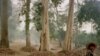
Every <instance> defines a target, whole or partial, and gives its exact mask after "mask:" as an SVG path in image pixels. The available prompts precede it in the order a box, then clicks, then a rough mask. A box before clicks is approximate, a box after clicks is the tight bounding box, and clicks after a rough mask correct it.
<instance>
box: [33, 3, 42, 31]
mask: <svg viewBox="0 0 100 56" xmlns="http://www.w3.org/2000/svg"><path fill="white" fill-rule="evenodd" d="M32 9H33V10H34V18H33V22H34V24H35V27H36V30H37V31H39V30H42V17H41V15H42V14H41V13H42V10H43V8H42V3H41V2H36V3H35V4H34V7H33V8H32Z"/></svg>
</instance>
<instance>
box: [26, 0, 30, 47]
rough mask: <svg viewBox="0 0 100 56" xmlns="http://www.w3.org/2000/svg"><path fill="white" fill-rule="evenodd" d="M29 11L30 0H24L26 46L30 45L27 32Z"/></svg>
mask: <svg viewBox="0 0 100 56" xmlns="http://www.w3.org/2000/svg"><path fill="white" fill-rule="evenodd" d="M29 12H30V0H26V13H25V16H26V20H25V25H26V26H25V30H26V47H30V46H31V42H30V32H29V24H30V19H29V18H30V17H29Z"/></svg>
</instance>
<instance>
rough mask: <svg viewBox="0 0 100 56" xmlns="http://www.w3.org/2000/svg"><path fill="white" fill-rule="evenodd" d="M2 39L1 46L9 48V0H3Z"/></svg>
mask: <svg viewBox="0 0 100 56" xmlns="http://www.w3.org/2000/svg"><path fill="white" fill-rule="evenodd" d="M1 3H2V8H1V18H0V19H1V20H0V21H1V41H0V48H9V40H8V0H1Z"/></svg>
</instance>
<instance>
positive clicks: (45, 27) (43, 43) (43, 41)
mask: <svg viewBox="0 0 100 56" xmlns="http://www.w3.org/2000/svg"><path fill="white" fill-rule="evenodd" d="M41 2H42V6H43V11H42V34H41V37H40V51H48V50H49V19H48V0H41Z"/></svg>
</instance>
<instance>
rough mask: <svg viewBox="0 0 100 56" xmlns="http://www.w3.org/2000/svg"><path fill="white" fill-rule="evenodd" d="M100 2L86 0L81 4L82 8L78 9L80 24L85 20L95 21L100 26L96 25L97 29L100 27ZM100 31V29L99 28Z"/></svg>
mask: <svg viewBox="0 0 100 56" xmlns="http://www.w3.org/2000/svg"><path fill="white" fill-rule="evenodd" d="M98 4H100V2H99V1H96V0H95V1H94V0H88V1H87V0H86V1H85V2H84V4H83V5H81V8H80V10H79V11H78V15H77V18H78V21H79V23H80V25H82V23H83V22H91V21H94V23H95V24H97V25H98V26H97V27H95V29H96V30H97V29H98V28H100V27H99V26H100V16H99V15H100V10H99V7H100V6H98ZM97 31H99V30H97Z"/></svg>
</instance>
